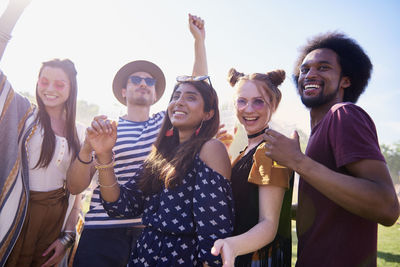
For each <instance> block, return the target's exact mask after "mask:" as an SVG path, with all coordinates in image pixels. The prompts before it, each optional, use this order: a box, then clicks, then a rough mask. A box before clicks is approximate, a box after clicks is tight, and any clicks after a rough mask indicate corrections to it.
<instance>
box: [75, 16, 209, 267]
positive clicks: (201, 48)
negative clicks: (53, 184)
mask: <svg viewBox="0 0 400 267" xmlns="http://www.w3.org/2000/svg"><path fill="white" fill-rule="evenodd" d="M189 27H190V31H191V33H192V35H193V37H194V39H195V62H194V67H193V75H205V74H207V72H208V70H207V61H206V58H205V55H206V54H205V44H204V38H205V30H204V22H203V21H202V20H201V19H200V18H198V17H196V16H192V15H189ZM164 89H165V77H164V74H163V72H162V71H161V69H160V68H159V67H158V66H156V65H155V64H153V63H151V62H149V61H144V60H137V61H133V62H130V63H128V64H126V65H125V66H123V67H122V68H121V69H120V70H119V71H118V72H117V74H116V75H115V78H114V81H113V92H114V95H115V97H116V98H117V99H118V100H119V101H120V102H121V103H122V104H123V105H126V106H127V115H125V116H123V117H121V118H120V119H119V122H118V128H117V141H116V144H115V146H114V148H113V151H114V153H115V163H116V165H115V166H114V172H115V175H116V177H117V179H118V181H119V183H120V184H124V183H126V182H127V181H128V180H129V179H131V178H132V177H133V176H134V174H135V173H136V172H137V170H138V169H139V167H140V166H141V164H142V163H143V161H144V160H145V158H146V157H147V155H148V154H149V153H150V150H151V146H152V144H153V142H154V141H155V140H156V137H157V134H158V131H159V129H160V127H161V124H162V121H163V118H164V116H165V112H159V113H156V114H155V115H153V116H151V117H150V116H149V114H150V107H151V105H153V104H154V103H155V102H156V101H157V100H159V99H160V97H161V96H162V94H163V92H164ZM103 118H104V117H103ZM93 123H96V120H94V121H93V122H92V124H93ZM91 152H92V149H91V147H90V146H89V145H88V144H87V143H85V144H84V145H83V146H82V148H81V151H80V152H79V154H78V157H77V159H76V160H75V161H74V163H73V164H72V165H71V167H70V169H69V173H68V176H67V186H68V189H69V190H70V191H71V193H72V194H77V193H80V192H82V191H83V190H85V189H86V188H87V187H88V186H89V184H90V181H91V177H92V173H93V172H94V169H93V164H92V156H91ZM92 184H93V183H92ZM94 186H95V189H94V191H93V195H92V199H91V203H90V210H89V212H88V213H87V214H86V216H85V226H84V229H83V232H82V235H81V237H80V241H79V245H78V249H77V252H76V255H75V259H74V266H84V267H88V266H89V267H90V266H96V267H99V266H105V267H106V266H112V267H117V266H125V265H126V264H127V262H128V260H129V256H130V251H131V246H132V245H133V246H134V245H135V243H136V240H137V238H138V237H139V235H140V233H141V219H140V218H135V219H116V218H111V217H109V216H108V215H107V213H106V212H105V210H104V208H103V206H102V204H101V203H100V187H101V186H114V185H99V184H98V183H97V182H95V185H94Z"/></svg>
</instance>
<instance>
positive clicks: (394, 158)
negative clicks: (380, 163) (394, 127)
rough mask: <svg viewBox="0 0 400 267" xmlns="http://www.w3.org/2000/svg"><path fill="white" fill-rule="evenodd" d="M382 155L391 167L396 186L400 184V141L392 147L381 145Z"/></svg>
mask: <svg viewBox="0 0 400 267" xmlns="http://www.w3.org/2000/svg"><path fill="white" fill-rule="evenodd" d="M381 150H382V154H383V156H384V157H385V160H386V163H387V165H388V167H389V171H390V175H391V176H392V180H393V183H394V184H399V183H400V177H399V176H400V141H397V142H395V143H394V144H392V145H386V144H381Z"/></svg>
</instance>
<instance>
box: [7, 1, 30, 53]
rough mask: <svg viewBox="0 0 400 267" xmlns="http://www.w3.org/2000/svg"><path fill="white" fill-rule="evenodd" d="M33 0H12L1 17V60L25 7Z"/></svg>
mask: <svg viewBox="0 0 400 267" xmlns="http://www.w3.org/2000/svg"><path fill="white" fill-rule="evenodd" d="M30 2H31V0H10V2H9V3H8V6H7V8H6V10H5V11H4V13H3V14H2V16H1V17H0V60H1V58H2V57H3V54H4V50H5V49H6V46H7V43H8V41H9V40H10V39H11V32H12V30H13V28H14V26H15V24H16V23H17V21H18V19H19V17H20V16H21V14H22V12H23V11H24V9H25V7H26V6H27V5H29V3H30Z"/></svg>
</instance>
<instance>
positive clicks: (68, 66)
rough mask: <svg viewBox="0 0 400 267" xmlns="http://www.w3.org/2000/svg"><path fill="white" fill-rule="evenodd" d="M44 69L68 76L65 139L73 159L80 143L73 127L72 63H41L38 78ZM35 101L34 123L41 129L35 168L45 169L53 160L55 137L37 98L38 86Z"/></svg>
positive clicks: (42, 106)
mask: <svg viewBox="0 0 400 267" xmlns="http://www.w3.org/2000/svg"><path fill="white" fill-rule="evenodd" d="M45 67H51V68H60V69H62V70H63V71H64V72H65V74H67V76H68V80H69V83H70V92H69V97H68V99H67V101H66V102H65V103H64V108H65V112H66V125H65V129H66V139H67V142H68V150H69V151H72V158H75V156H76V154H77V153H78V152H79V148H80V143H79V139H78V133H77V131H76V126H75V118H76V98H77V92H78V86H77V82H76V74H77V72H76V69H75V65H74V63H73V62H72V61H71V60H69V59H64V60H60V59H53V60H50V61H46V62H43V63H42V67H41V68H40V71H39V78H40V75H41V74H42V71H43V69H44V68H45ZM36 101H37V104H38V114H37V118H36V123H38V124H39V125H40V126H41V127H42V128H43V133H44V135H43V143H42V149H41V151H40V157H39V160H38V162H37V163H36V166H35V168H46V167H47V166H49V164H50V162H51V159H52V158H53V154H54V149H55V144H56V136H55V134H54V131H53V129H52V128H51V121H50V116H49V114H48V113H47V111H46V107H45V105H44V103H43V101H42V99H41V98H40V97H39V94H38V85H37V84H36Z"/></svg>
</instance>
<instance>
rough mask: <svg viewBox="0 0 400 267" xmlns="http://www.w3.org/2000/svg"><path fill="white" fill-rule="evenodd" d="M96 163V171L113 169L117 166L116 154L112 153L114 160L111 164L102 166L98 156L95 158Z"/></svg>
mask: <svg viewBox="0 0 400 267" xmlns="http://www.w3.org/2000/svg"><path fill="white" fill-rule="evenodd" d="M94 162H95V164H96V165H94V167H95V168H96V170H101V169H108V168H112V167H114V166H115V152H114V151H113V152H112V159H111V161H110V162H109V163H107V164H100V163H99V162H98V161H97V158H96V156H95V157H94Z"/></svg>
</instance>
